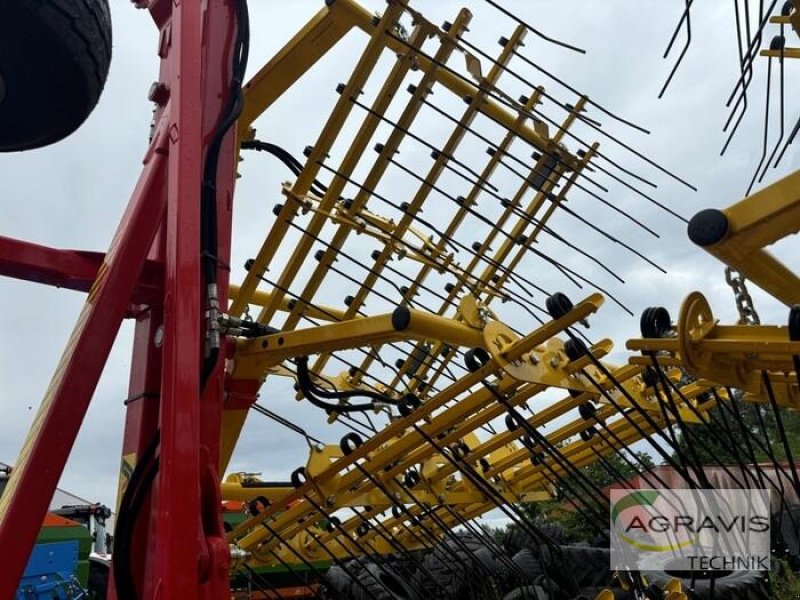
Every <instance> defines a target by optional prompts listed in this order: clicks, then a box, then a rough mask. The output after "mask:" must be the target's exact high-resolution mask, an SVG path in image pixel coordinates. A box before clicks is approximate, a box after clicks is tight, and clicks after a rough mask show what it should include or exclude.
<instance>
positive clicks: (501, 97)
mask: <svg viewBox="0 0 800 600" xmlns="http://www.w3.org/2000/svg"><path fill="white" fill-rule="evenodd" d="M459 39H460V40H462V41H464V43H465V45H467V46H468V47H469V48H471V49H472V50H473V51H475V52H477V53H478V54H480V55H481V56H482V57H483V58H485V59H486V60H489V61H492V60H493V59H492V57H491V56H490V55H488V54H487V53H485V52H484V51H483V50H481V49H480V48H478V47H477V46H474V45H472V44H470V43H469V42H466V41H465V40H463V38H459ZM464 52H466V50H464ZM506 70H507V71H508V72H509V73H510V74H511V75H512V76H513V77H514V78H515V79H517V80H519V81H520V82H522V83H524V84H525V85H528V86H531V87H533V84H532V83H531V82H529V81H528V80H527V79H525V78H524V77H522V76H521V75H519V74H518V73H517V72H516V71H512V70H511V69H510V68H507V69H506ZM451 72H452V73H453V75H455V76H457V77H460V78H461V79H462V80H464V81H469V80H468V79H466V78H465V77H464V76H462V75H460V74H459V73H456V72H455V71H452V70H451ZM540 89H542V96H543V97H545V98H547V99H548V100H550V101H552V102H553V103H554V104H555V105H556V106H558V107H559V108H561V109H563V110H566V111H568V112H569V113H572V112H573V111H574V107H572V105H570V104H568V103H566V102H564V103H562V102H560V101H559V100H557V99H556V98H554V97H552V96H550V95H549V94H547V93H545V92H544V88H540ZM496 93H497V95H496V96H492V98H493V99H495V100H497V101H498V102H499V103H500V104H502V105H504V106H506V107H507V108H510V109H511V110H516V111H518V110H519V105H518V104H517V103H516V102H515V101H514V100H513V99H512V98H510V97H509V96H508V95H507V94H505V93H503V92H502V91H501V90H496ZM581 98H584V99H586V100H585V101H588V98H587V97H586V96H584V95H581ZM528 112H531V113H533V114H536V115H537V116H539V117H541V119H540V120H542V121H546V122H547V123H550V124H551V125H553V126H555V127H558V128H559V131H560V130H561V126H560V125H559V124H558V123H556V121H554V120H553V119H551V118H550V117H547V116H546V115H544V114H543V113H541V112H539V111H537V110H535V107H533V108H530V109H528ZM486 116H487V117H489V118H490V119H492V117H491V116H489V115H488V114H487V115H486ZM575 118H577V119H579V120H580V121H582V122H584V123H587V124H590V125H592V126H593V128H594V129H596V130H597V131H600V132H601V133H604V132H603V131H602V130H601V129H600V126H599V125H598V124H597V122H596V121H594V120H592V119H589V118H588V117H585V116H583V115H582V114H580V113H578V114H576V115H575ZM492 120H494V121H495V122H496V123H497V124H498V125H500V126H501V127H504V125H503V124H502V123H500V122H498V121H496V120H495V119H492ZM567 135H569V137H571V138H573V139H574V140H576V141H578V142H579V143H580V144H582V145H584V146H587V147H588V146H589V144H588V142H585V141H584V140H582V139H581V138H579V137H577V136H575V135H573V134H571V133H569V134H567ZM526 141H527V140H526ZM531 145H532V144H531ZM534 148H535V146H534ZM536 150H537V151H538V150H544V149H542V148H536ZM598 156H599V157H600V158H603V159H604V160H606V161H607V162H609V163H610V164H611V165H613V166H614V167H616V168H617V169H619V170H620V171H622V172H623V173H625V174H627V175H629V176H631V177H633V178H634V179H637V180H639V181H641V182H642V183H644V184H646V185H649V186H650V187H653V188H656V187H658V186H657V185H656V184H655V183H653V182H651V181H650V180H648V179H645V178H644V177H642V176H641V175H638V174H637V173H634V172H633V171H630V170H628V169H626V168H624V167H623V166H622V165H620V164H618V163H617V162H615V161H613V160H611V159H610V158H609V157H608V156H605V155H603V154H600V153H598ZM670 175H671V176H672V177H676V176H674V175H672V174H670ZM584 177H585V178H586V180H587V181H588V182H590V183H592V184H595V185H597V183H596V182H595V181H594V180H593V179H592V178H590V177H589V176H588V175H584ZM681 182H682V183H684V184H685V185H689V184H686V183H685V182H683V181H681ZM689 187H691V186H689ZM601 188H602V186H601ZM602 189H604V188H602ZM645 197H646V196H645Z"/></svg>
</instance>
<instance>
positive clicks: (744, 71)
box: [720, 0, 777, 156]
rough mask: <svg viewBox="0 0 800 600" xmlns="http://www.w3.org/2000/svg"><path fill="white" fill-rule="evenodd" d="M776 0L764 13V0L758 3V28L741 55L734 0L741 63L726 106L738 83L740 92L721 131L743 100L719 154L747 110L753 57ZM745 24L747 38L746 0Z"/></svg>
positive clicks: (747, 13)
mask: <svg viewBox="0 0 800 600" xmlns="http://www.w3.org/2000/svg"><path fill="white" fill-rule="evenodd" d="M776 1H777V0H775V2H773V3H772V5H771V6H770V8H769V9H768V11H767V13H766V14H765V13H764V2H763V0H762V2H761V3H760V8H759V19H761V22H760V26H759V28H758V30H757V31H756V35H755V37H754V38H753V40H752V42H751V44H750V46H749V47H748V49H747V55H746V56H743V55H742V51H741V46H742V43H741V29H740V26H739V6H738V4H737V3H736V0H734V7H735V9H736V24H737V31H736V33H737V36H738V38H739V60H740V63H741V74H740V76H739V80H738V81H737V82H736V87H734V89H733V91H732V92H731V96H730V97H729V98H728V101H727V103H726V106H730V103H731V100H732V98H733V96H734V95H735V94H736V91H737V89H738V87H739V85H740V84H742V93H741V94H740V95H739V96H738V98H737V99H736V103H735V104H734V106H733V108H732V109H731V112H730V114H729V115H728V119H727V120H726V122H725V126H724V127H723V131H725V130H726V129H727V128H728V126H729V125H730V122H731V120H732V119H733V116H734V114H735V113H736V109H737V108H738V107H739V104H740V103H742V102H743V103H744V105H743V107H742V111H741V112H740V113H739V117H738V118H737V119H736V123H735V124H734V126H733V129H732V130H731V132H730V134H729V135H728V138H727V139H726V140H725V144H724V145H723V147H722V150H721V151H720V156H722V155H724V154H725V152H726V151H727V149H728V146H729V145H730V143H731V141H732V140H733V136H734V134H735V133H736V131H737V130H738V128H739V125H740V123H741V122H742V119H743V117H744V113H745V112H746V111H747V88H748V86H749V85H750V82H751V81H752V79H753V61H754V60H755V57H756V56H757V55H758V47H759V46H760V45H761V39H762V30H763V28H764V26H765V24H766V23H767V22H768V20H769V15H770V14H771V13H772V10H773V9H774V7H775V3H776ZM745 24H746V27H747V36H748V39H749V38H750V16H749V9H748V4H747V2H745Z"/></svg>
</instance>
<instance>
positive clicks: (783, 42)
mask: <svg viewBox="0 0 800 600" xmlns="http://www.w3.org/2000/svg"><path fill="white" fill-rule="evenodd" d="M783 28H784V26H783V25H781V33H780V40H781V56H780V58H779V68H780V72H781V75H780V134H779V136H778V140H777V141H776V142H775V146H774V147H773V148H772V152H770V155H769V158H768V159H767V162H766V163H765V164H764V170H763V171H761V175H760V176H759V177H758V182H759V183H761V181H762V180H763V179H764V175H766V174H767V169H768V168H769V165H770V163H771V162H772V159H773V158H775V154H777V152H778V149H779V148H780V145H781V142H782V141H783V137H784V134H785V127H786V123H785V117H786V107H785V93H784V92H785V90H784V68H783V67H784V56H783V54H784V50H785V49H786V38H784V36H783ZM774 166H775V167H777V166H778V163H777V162H776V163H775V165H774Z"/></svg>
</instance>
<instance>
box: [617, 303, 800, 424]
mask: <svg viewBox="0 0 800 600" xmlns="http://www.w3.org/2000/svg"><path fill="white" fill-rule="evenodd" d="M627 346H628V349H630V350H634V351H637V352H642V353H643V354H645V356H640V357H632V358H631V362H632V363H634V364H640V365H649V364H651V358H650V357H649V356H647V354H651V353H658V354H657V359H658V362H659V363H660V364H662V365H664V366H670V365H672V366H681V367H684V368H685V369H686V370H687V371H688V372H689V373H690V374H691V375H693V376H694V377H697V378H698V379H700V380H702V381H704V382H707V383H709V384H712V385H718V386H731V387H735V388H738V389H741V390H743V391H745V392H747V394H748V396H747V398H748V399H749V400H751V401H753V402H766V401H767V399H768V398H769V393H768V390H767V389H766V386H767V383H765V382H764V379H763V375H762V373H766V374H767V378H768V381H769V385H770V386H771V388H772V389H771V391H772V393H773V394H774V395H775V399H776V401H777V403H778V404H779V405H780V406H784V407H786V408H792V409H800V391H799V390H798V383H797V377H796V375H795V373H794V361H793V359H792V357H793V356H800V342H794V341H791V340H790V339H789V330H788V328H787V327H780V326H775V325H720V324H718V321H717V320H716V319H715V318H714V315H713V313H712V312H711V307H710V306H709V304H708V301H707V300H706V298H705V297H704V296H703V295H702V294H701V293H699V292H693V293H692V294H690V295H689V296H688V297H687V298H686V300H684V302H683V305H682V307H681V312H680V315H679V317H678V320H677V322H676V323H675V326H674V337H666V338H655V339H653V338H648V339H634V340H629V341H628V344H627Z"/></svg>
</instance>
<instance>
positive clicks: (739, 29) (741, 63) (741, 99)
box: [720, 0, 753, 156]
mask: <svg viewBox="0 0 800 600" xmlns="http://www.w3.org/2000/svg"><path fill="white" fill-rule="evenodd" d="M733 10H734V15H735V17H736V41H737V50H738V51H739V73H740V74H741V75H744V72H745V62H744V48H743V46H744V42H743V40H742V23H741V17H740V15H739V0H733ZM745 13H746V16H745V23H746V26H747V29H748V31H749V28H750V19H749V16H748V15H749V10H748V8H747V0H745ZM747 39H750V34H749V33H748V34H747ZM747 70H748V81H747V85H749V84H750V79H752V77H753V70H752V64H751V65H750V67H748V69H747ZM741 103H744V105H743V107H742V112H741V113H739V118H738V119H736V124H735V125H734V126H733V130H732V131H731V133H730V135H729V136H728V139H727V140H726V142H725V145H724V146H723V148H722V152H720V156H722V155H724V154H725V150H726V149H727V148H728V144H730V142H731V140H732V139H733V134H734V133H735V132H736V130H737V129H738V128H739V123H741V121H742V117H744V113H745V112H747V86H745V88H744V89H743V90H742V94H741V95H740V96H739V97H738V98H737V99H736V104H734V106H733V108H732V109H731V112H730V113H729V114H728V118H727V119H726V121H725V125H724V126H723V127H722V131H723V132H725V131H727V130H728V127H729V126H730V124H731V120H732V119H733V116H734V115H735V114H736V110H737V109H738V108H739V104H741Z"/></svg>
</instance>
